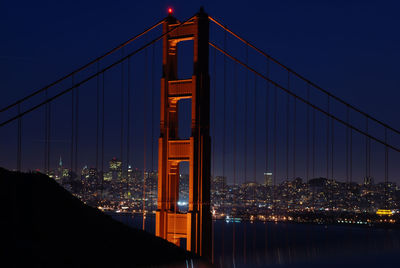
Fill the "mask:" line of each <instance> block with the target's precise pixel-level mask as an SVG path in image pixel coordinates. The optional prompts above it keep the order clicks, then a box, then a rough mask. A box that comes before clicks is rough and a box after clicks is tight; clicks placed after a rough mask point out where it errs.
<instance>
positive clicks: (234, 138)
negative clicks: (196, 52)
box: [232, 63, 238, 266]
mask: <svg viewBox="0 0 400 268" xmlns="http://www.w3.org/2000/svg"><path fill="white" fill-rule="evenodd" d="M234 64H235V65H234V74H233V189H234V190H233V208H232V210H233V212H234V213H232V217H233V218H236V121H237V118H236V117H237V114H236V106H237V103H236V102H237V99H236V98H237V75H238V73H237V68H238V66H237V63H234ZM235 250H236V237H235V219H234V220H233V226H232V259H233V263H234V266H235Z"/></svg>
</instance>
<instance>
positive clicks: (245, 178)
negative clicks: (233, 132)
mask: <svg viewBox="0 0 400 268" xmlns="http://www.w3.org/2000/svg"><path fill="white" fill-rule="evenodd" d="M248 58H249V52H248V47H247V46H246V65H247V64H248V62H249V60H248ZM245 74H246V76H245V98H244V180H245V182H247V99H248V97H247V95H248V80H249V78H248V75H249V72H248V70H246V73H245Z"/></svg>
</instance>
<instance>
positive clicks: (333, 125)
mask: <svg viewBox="0 0 400 268" xmlns="http://www.w3.org/2000/svg"><path fill="white" fill-rule="evenodd" d="M334 131H335V121H334V120H333V118H331V179H332V180H333V179H334V177H333V172H334V170H333V168H334V166H333V162H334V157H333V153H334V148H335V147H334V142H335V136H334V134H335V132H334Z"/></svg>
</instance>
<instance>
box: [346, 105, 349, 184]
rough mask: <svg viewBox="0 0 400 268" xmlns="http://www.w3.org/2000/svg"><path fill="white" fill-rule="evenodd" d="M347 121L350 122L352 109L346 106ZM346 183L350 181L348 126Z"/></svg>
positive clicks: (347, 130)
mask: <svg viewBox="0 0 400 268" xmlns="http://www.w3.org/2000/svg"><path fill="white" fill-rule="evenodd" d="M346 108H347V109H346V123H347V124H349V120H350V110H349V106H346ZM346 183H347V184H348V183H349V127H346Z"/></svg>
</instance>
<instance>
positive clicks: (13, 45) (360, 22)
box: [0, 1, 400, 128]
mask: <svg viewBox="0 0 400 268" xmlns="http://www.w3.org/2000/svg"><path fill="white" fill-rule="evenodd" d="M201 5H203V6H204V7H205V9H206V11H207V12H208V13H209V14H210V15H211V16H214V17H216V18H218V19H219V20H221V21H223V22H224V24H226V25H228V26H229V27H230V28H231V29H232V30H234V31H235V32H237V33H240V34H241V35H242V36H243V37H245V38H246V39H248V40H251V41H252V42H253V43H254V44H255V45H256V46H258V47H259V48H261V49H263V50H264V51H266V52H268V53H269V54H271V55H272V56H274V57H275V58H277V59H278V60H280V61H281V62H283V63H284V64H286V65H288V66H289V67H291V68H292V69H294V70H295V71H297V72H299V73H300V74H302V75H304V76H305V77H307V78H308V79H310V80H311V81H313V82H315V83H317V84H318V85H320V86H322V87H323V88H325V89H327V90H329V91H330V92H332V93H333V94H335V95H337V96H339V97H341V98H343V99H344V100H346V101H348V102H349V103H351V104H353V105H355V106H356V107H359V108H360V109H361V110H363V111H366V112H368V113H370V114H372V115H374V116H375V117H377V118H378V119H381V120H382V121H384V122H386V123H388V124H389V125H392V126H393V127H395V128H400V118H399V117H398V116H397V114H398V113H397V109H398V100H399V98H400V91H399V89H400V76H399V75H398V71H399V67H398V62H399V61H400V36H399V34H398V32H399V26H400V17H399V16H398V10H399V8H400V4H399V3H397V1H329V2H328V1H140V3H139V1H7V2H5V1H3V2H1V3H0V32H1V37H0V40H1V42H0V72H1V79H0V88H1V98H0V106H1V107H3V106H5V105H7V104H9V103H11V102H12V101H15V100H17V99H18V98H20V97H22V96H24V95H26V94H28V93H30V92H32V91H34V90H36V89H38V88H40V87H42V86H44V85H46V84H48V83H49V82H52V81H54V80H56V79H57V78H59V77H60V76H62V75H64V74H66V73H69V72H71V71H72V70H74V69H76V68H78V67H80V66H82V65H83V64H85V63H87V62H88V61H90V60H92V59H94V58H96V57H97V56H99V55H101V54H102V53H104V52H106V51H107V50H109V49H110V48H111V47H114V46H116V45H118V44H120V43H121V42H123V41H125V40H127V39H128V38H130V37H131V36H133V35H135V34H137V33H139V32H141V31H142V30H143V29H145V28H146V27H147V26H149V25H151V24H153V23H154V22H156V21H158V20H159V19H160V18H162V17H164V16H165V15H166V9H167V8H168V7H173V8H174V13H175V15H176V16H177V17H178V18H181V19H184V18H187V17H189V16H191V15H193V14H194V13H195V12H197V11H198V9H199V7H200V6H201ZM157 75H158V74H157Z"/></svg>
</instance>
